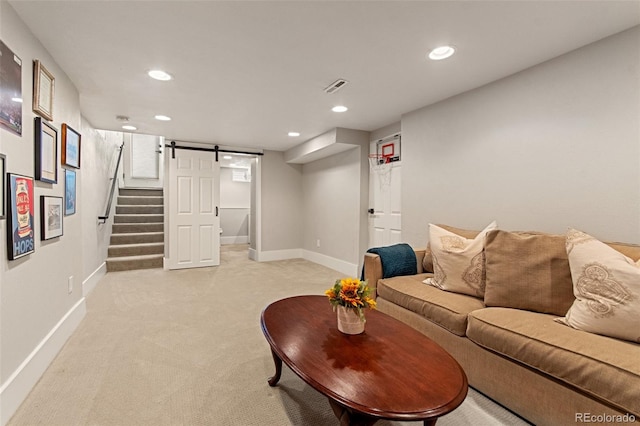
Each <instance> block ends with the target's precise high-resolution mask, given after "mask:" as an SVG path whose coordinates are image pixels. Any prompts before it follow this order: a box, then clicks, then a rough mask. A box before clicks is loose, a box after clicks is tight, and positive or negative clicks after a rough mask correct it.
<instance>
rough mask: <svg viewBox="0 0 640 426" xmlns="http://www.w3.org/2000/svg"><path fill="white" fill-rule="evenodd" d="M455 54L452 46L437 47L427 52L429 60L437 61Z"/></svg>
mask: <svg viewBox="0 0 640 426" xmlns="http://www.w3.org/2000/svg"><path fill="white" fill-rule="evenodd" d="M455 52H456V49H455V47H453V46H439V47H436V48H435V49H433V50H432V51H431V52H429V59H432V60H434V61H439V60H441V59H447V58H448V57H450V56H451V55H453V54H454V53H455Z"/></svg>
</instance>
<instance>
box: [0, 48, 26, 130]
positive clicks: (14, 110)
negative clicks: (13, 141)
mask: <svg viewBox="0 0 640 426" xmlns="http://www.w3.org/2000/svg"><path fill="white" fill-rule="evenodd" d="M0 80H2V84H0V127H2V128H3V129H6V130H9V131H10V132H13V133H15V134H16V135H18V136H21V135H22V61H21V60H20V58H18V57H17V56H16V55H15V53H13V52H12V51H11V49H9V48H8V47H7V45H6V44H4V43H3V42H2V41H0Z"/></svg>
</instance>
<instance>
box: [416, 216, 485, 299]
mask: <svg viewBox="0 0 640 426" xmlns="http://www.w3.org/2000/svg"><path fill="white" fill-rule="evenodd" d="M496 227H497V225H496V222H491V223H490V224H489V225H488V226H487V227H486V228H485V229H483V230H482V231H480V233H479V234H478V235H477V236H476V237H475V238H473V239H468V238H465V237H463V236H461V235H458V234H456V233H453V232H449V231H447V230H446V229H444V228H440V227H439V226H437V225H434V224H429V244H430V246H431V256H432V258H433V273H434V276H433V277H432V278H429V279H427V280H426V281H425V283H426V284H429V285H432V286H434V287H437V288H439V289H441V290H446V291H451V292H453V293H461V294H468V295H470V296H476V297H483V296H484V288H485V269H484V237H485V235H486V233H487V232H488V231H489V230H491V229H495V228H496Z"/></svg>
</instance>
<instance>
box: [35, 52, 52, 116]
mask: <svg viewBox="0 0 640 426" xmlns="http://www.w3.org/2000/svg"><path fill="white" fill-rule="evenodd" d="M55 82H56V79H55V77H54V76H53V74H51V73H50V72H49V70H48V69H47V68H45V66H44V65H42V63H41V62H40V61H39V60H37V59H36V60H34V61H33V112H35V113H37V114H40V115H41V116H42V117H44V118H46V119H47V120H49V121H53V97H54V93H55Z"/></svg>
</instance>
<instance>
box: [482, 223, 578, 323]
mask: <svg viewBox="0 0 640 426" xmlns="http://www.w3.org/2000/svg"><path fill="white" fill-rule="evenodd" d="M565 241H566V237H565V236H564V235H551V234H544V233H541V232H508V231H501V230H494V231H489V232H488V233H487V236H486V239H485V246H484V256H485V270H486V271H487V272H486V273H487V286H486V288H485V292H484V303H485V305H487V306H500V307H504V308H515V309H526V310H528V311H533V312H542V313H547V314H554V315H564V314H565V313H566V312H567V310H568V309H569V308H570V307H571V304H572V303H573V301H574V300H575V297H574V296H573V282H572V281H571V270H570V269H569V259H567V250H566V249H565Z"/></svg>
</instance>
